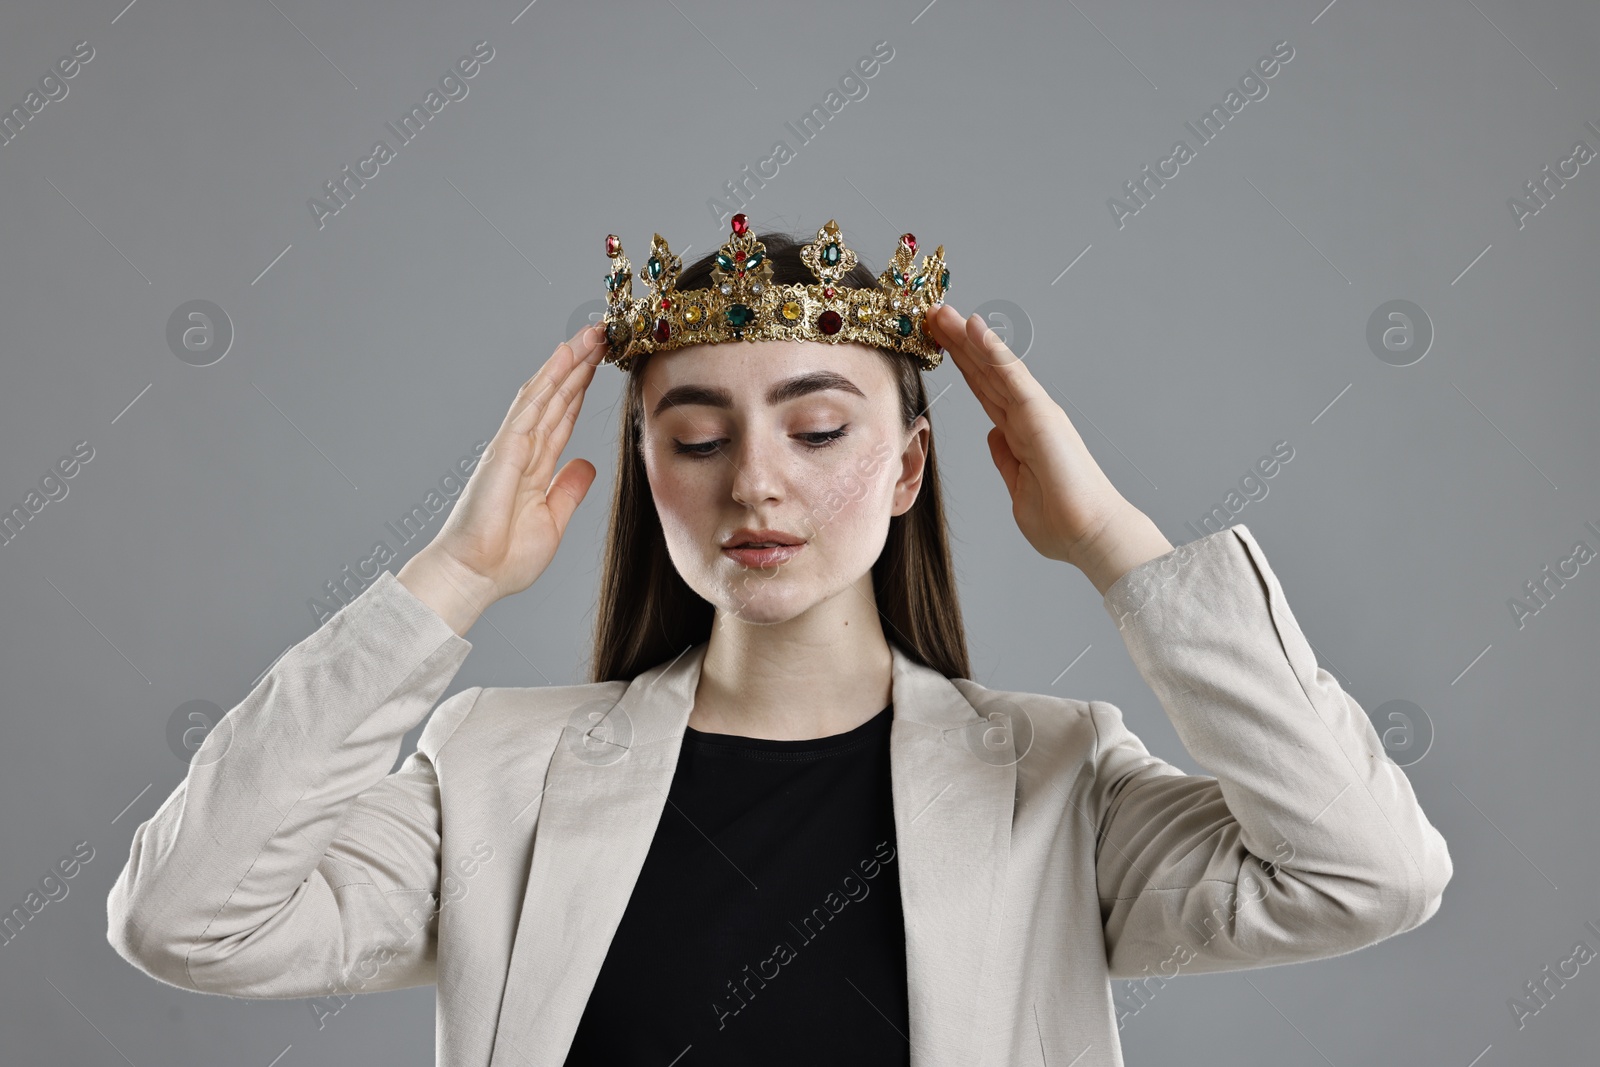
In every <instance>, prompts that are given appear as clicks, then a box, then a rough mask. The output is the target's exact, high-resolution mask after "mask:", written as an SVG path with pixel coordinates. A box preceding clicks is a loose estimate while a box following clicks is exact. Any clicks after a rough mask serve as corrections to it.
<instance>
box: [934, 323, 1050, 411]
mask: <svg viewBox="0 0 1600 1067" xmlns="http://www.w3.org/2000/svg"><path fill="white" fill-rule="evenodd" d="M939 324H940V325H941V326H944V325H947V324H948V326H947V329H946V331H945V334H946V336H948V337H949V339H950V341H951V342H952V343H951V344H948V345H946V346H945V347H946V348H947V349H948V350H949V351H950V353H951V356H952V357H953V358H954V359H955V361H956V365H957V366H958V367H961V368H962V369H963V370H964V371H966V372H968V379H969V381H970V380H975V381H976V382H977V383H978V384H977V385H976V386H975V387H974V391H978V390H979V389H981V391H982V393H983V395H985V396H987V397H988V398H989V399H990V400H991V401H993V402H994V403H996V404H999V405H1002V406H1005V407H1008V408H1009V407H1011V406H1012V405H1014V404H1017V403H1020V402H1022V401H1024V400H1038V399H1040V398H1042V397H1043V396H1045V395H1046V393H1045V389H1044V386H1042V385H1040V384H1039V381H1038V379H1036V378H1034V376H1033V373H1032V372H1031V371H1030V370H1029V369H1028V367H1027V365H1026V364H1025V363H1024V362H1023V361H1022V360H1021V359H1020V358H1018V357H1017V355H1016V353H1014V352H1012V351H1011V349H1010V348H1009V347H1007V345H1006V343H1005V342H1004V341H1002V340H1000V337H999V335H998V334H996V333H995V332H994V331H993V330H992V329H990V328H989V324H988V323H986V322H984V321H983V317H982V316H981V315H976V314H974V315H969V316H968V317H967V318H966V319H965V320H964V321H963V323H962V324H961V326H959V327H957V326H955V324H954V322H953V320H951V319H950V318H949V317H948V316H940V322H939Z"/></svg>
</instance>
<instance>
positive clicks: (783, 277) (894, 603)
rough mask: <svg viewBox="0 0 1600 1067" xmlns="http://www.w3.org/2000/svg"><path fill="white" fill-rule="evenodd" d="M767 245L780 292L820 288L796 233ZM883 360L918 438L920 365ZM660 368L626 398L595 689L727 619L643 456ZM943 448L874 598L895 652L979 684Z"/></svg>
mask: <svg viewBox="0 0 1600 1067" xmlns="http://www.w3.org/2000/svg"><path fill="white" fill-rule="evenodd" d="M760 240H761V242H762V243H763V244H764V245H765V246H766V251H767V259H768V260H769V261H770V262H771V263H772V281H773V283H774V284H776V285H791V284H796V283H798V284H809V283H813V282H815V280H816V278H815V276H814V275H813V274H812V273H811V270H810V268H809V267H807V266H805V264H804V263H802V262H801V260H800V248H801V246H802V244H803V243H804V242H802V241H801V240H797V239H796V238H794V237H792V236H790V235H788V234H784V233H769V234H762V235H761V236H760ZM715 259H716V252H714V251H713V252H708V253H707V254H705V255H704V256H702V257H700V258H699V259H698V260H696V261H695V262H694V263H693V264H691V265H690V266H688V267H686V268H685V269H684V270H683V272H682V273H681V274H680V275H679V277H678V281H677V287H678V288H679V289H680V290H687V289H700V288H707V287H709V286H710V284H711V268H712V263H713V262H714V261H715ZM842 281H843V283H844V285H846V286H854V287H857V288H873V287H876V285H877V277H876V275H875V274H874V273H873V272H872V271H871V270H869V269H868V268H867V267H866V266H864V265H863V264H861V263H857V264H856V266H855V269H853V270H852V271H850V273H848V274H846V275H845V276H844V278H843V279H842ZM877 351H878V352H879V353H880V354H881V355H882V356H883V357H884V358H885V359H886V360H888V361H889V365H890V367H891V369H892V371H893V373H894V375H895V378H896V380H897V382H898V385H899V393H900V413H901V420H902V422H903V423H904V425H905V427H906V428H908V429H909V428H910V426H911V424H912V423H913V422H914V421H916V417H917V416H918V415H919V414H926V413H927V408H928V396H927V390H926V389H925V388H924V386H923V381H922V371H921V368H919V367H918V366H917V364H916V362H915V361H914V359H913V358H912V357H911V356H908V355H905V354H903V353H898V352H895V351H893V350H892V349H887V348H879V349H877ZM669 354H670V353H669ZM650 358H651V356H650V355H643V356H637V357H635V358H634V360H633V362H632V364H631V366H630V368H629V370H628V382H627V385H626V386H625V393H624V397H623V405H622V418H621V424H620V426H619V428H618V434H617V476H616V481H615V483H614V489H613V493H612V497H611V519H610V527H611V528H610V531H609V532H608V533H607V535H606V545H605V561H604V564H603V570H602V574H601V580H600V604H599V610H598V611H597V612H596V614H595V626H594V660H593V666H592V668H591V678H592V680H593V681H596V682H610V681H618V680H621V681H631V680H632V679H633V677H634V676H635V675H637V674H639V673H640V672H642V671H644V670H647V669H649V668H650V667H653V666H655V665H656V664H658V663H662V662H664V661H666V660H669V659H672V658H673V657H675V656H677V655H678V654H679V653H681V652H683V651H684V650H685V649H687V648H690V647H693V646H694V645H697V644H699V643H700V642H702V641H706V640H708V639H709V638H710V636H711V626H712V623H713V621H714V619H715V611H714V609H713V608H712V606H711V604H710V603H709V602H707V601H706V600H705V599H704V598H703V597H701V596H700V595H699V594H698V593H696V592H695V591H694V590H692V589H690V588H689V586H688V583H686V582H685V581H684V580H683V578H682V577H681V576H680V575H679V574H678V571H677V568H676V567H674V566H673V564H672V559H671V557H670V556H669V555H668V554H667V544H666V539H665V537H664V535H663V534H662V532H661V520H660V517H659V516H658V515H657V514H656V507H655V500H654V498H653V497H652V496H651V494H650V482H649V479H648V477H647V475H646V473H645V466H644V454H643V452H642V450H641V443H642V441H643V438H644V385H643V382H644V368H645V367H646V365H648V363H649V360H650ZM933 437H934V435H933V433H932V430H931V429H930V430H929V434H928V454H927V458H926V461H925V463H924V466H923V474H922V486H921V489H920V491H919V492H918V493H917V499H916V502H915V503H913V504H912V505H911V507H910V508H909V509H908V510H907V511H906V512H905V513H904V514H902V515H896V516H894V517H892V518H891V519H890V520H889V535H888V538H887V540H886V541H885V543H884V546H883V552H882V553H881V554H880V555H879V557H878V559H877V561H876V562H875V563H873V565H872V588H873V593H874V595H875V596H876V598H877V602H878V614H879V617H880V619H881V620H882V623H883V628H884V636H885V637H886V638H887V639H888V640H889V641H891V642H893V643H895V644H896V645H898V646H899V647H900V648H901V649H902V650H903V651H904V652H905V653H906V654H907V655H908V656H910V658H911V659H913V660H916V661H917V662H919V663H921V664H923V665H924V666H928V667H932V668H933V669H935V670H937V671H939V672H940V673H941V674H943V675H944V676H945V677H947V678H970V677H971V673H972V670H971V666H970V664H969V661H968V658H967V638H966V630H965V628H964V627H963V626H962V624H961V606H960V603H959V602H958V600H957V597H956V583H955V574H954V568H953V567H952V565H951V562H950V545H949V539H948V537H947V535H946V531H945V519H944V499H943V493H942V490H941V489H940V485H939V467H938V464H937V462H935V449H934V442H933Z"/></svg>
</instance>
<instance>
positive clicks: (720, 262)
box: [717, 252, 733, 270]
mask: <svg viewBox="0 0 1600 1067" xmlns="http://www.w3.org/2000/svg"><path fill="white" fill-rule="evenodd" d="M717 266H719V267H721V268H722V269H723V270H732V269H733V260H732V259H730V258H728V254H727V253H726V252H718V253H717Z"/></svg>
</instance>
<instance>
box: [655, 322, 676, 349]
mask: <svg viewBox="0 0 1600 1067" xmlns="http://www.w3.org/2000/svg"><path fill="white" fill-rule="evenodd" d="M670 336H672V325H671V323H669V322H667V320H666V319H657V320H656V332H655V338H656V344H658V345H659V344H665V343H666V340H667V338H668V337H670Z"/></svg>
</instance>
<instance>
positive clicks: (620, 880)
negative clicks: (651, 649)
mask: <svg viewBox="0 0 1600 1067" xmlns="http://www.w3.org/2000/svg"><path fill="white" fill-rule="evenodd" d="M706 647H707V646H706V645H705V644H704V643H701V644H699V645H696V646H693V647H692V648H690V649H687V650H685V651H684V652H683V653H681V654H680V655H679V656H678V657H677V658H676V659H674V660H671V661H669V662H667V663H664V664H661V665H659V666H657V667H653V668H651V669H650V670H648V671H645V672H644V673H642V674H640V675H638V676H637V677H635V678H634V679H633V681H632V682H631V683H630V684H629V686H628V688H627V689H626V690H625V691H624V692H623V695H622V697H621V699H620V700H619V701H618V703H617V705H616V706H615V707H614V708H612V709H611V710H610V712H609V713H607V715H606V716H605V720H604V721H603V722H602V723H600V724H598V725H597V726H596V727H594V728H591V729H588V730H583V729H580V728H578V727H574V726H571V725H569V726H568V727H566V728H565V729H564V730H563V731H562V735H561V740H560V741H559V742H558V743H557V745H556V748H555V751H554V752H553V753H552V755H551V758H550V763H549V770H548V772H547V773H546V776H545V786H544V792H543V794H542V797H541V799H540V803H539V808H538V812H537V815H536V820H537V821H536V824H535V829H534V835H535V836H534V846H533V852H532V860H531V863H530V866H529V871H528V880H527V889H526V892H525V894H524V898H523V902H522V911H521V914H520V915H519V916H518V920H517V930H516V935H515V940H514V942H513V944H512V950H511V960H510V964H509V969H508V972H507V975H506V983H505V986H504V990H503V993H502V999H501V1004H500V1011H499V1015H498V1020H497V1022H496V1026H495V1040H494V1046H493V1052H492V1054H491V1057H490V1067H530V1065H549V1067H561V1064H562V1063H563V1062H564V1061H565V1059H566V1053H567V1050H568V1048H569V1047H570V1046H571V1043H572V1038H573V1035H574V1034H575V1033H576V1032H577V1028H578V1023H579V1021H580V1020H581V1018H582V1016H583V1011H584V1008H585V1006H586V1005H587V1004H588V999H589V993H590V990H591V989H592V988H593V986H594V982H595V979H596V978H597V977H598V975H599V973H600V967H601V965H602V964H603V963H604V962H605V957H606V952H607V950H608V949H609V948H610V944H611V938H612V936H613V934H614V933H615V932H616V929H617V926H618V924H619V923H620V922H621V921H622V914H623V912H624V910H625V909H626V908H627V906H628V900H629V898H630V897H631V896H632V892H633V886H634V883H635V882H636V881H637V880H638V876H639V871H640V870H641V869H642V868H643V866H644V860H645V856H646V854H647V853H648V852H649V849H650V843H651V841H652V840H653V839H654V837H655V830H656V826H657V824H658V823H659V822H660V819H661V815H662V812H663V810H664V809H665V807H666V798H667V790H668V788H669V787H670V786H671V784H672V776H673V772H674V771H675V770H676V769H677V763H678V753H679V750H680V748H681V745H682V738H683V731H684V727H685V726H686V725H687V724H688V720H689V713H690V711H691V710H692V709H693V707H694V693H695V689H696V687H697V686H698V684H699V681H700V667H701V664H702V663H703V662H704V658H705V652H706ZM890 649H891V651H892V653H893V657H894V668H893V681H892V689H893V693H892V699H893V701H894V722H893V724H892V726H891V729H890V741H889V751H890V776H891V779H892V781H891V789H892V794H893V797H894V806H895V813H894V819H895V834H896V838H897V846H896V858H895V861H896V862H897V864H898V865H899V880H900V896H901V901H902V904H903V907H904V912H905V925H906V931H905V933H906V966H907V984H908V988H909V993H910V1033H909V1034H908V1035H906V1036H907V1038H908V1040H909V1041H910V1043H911V1049H912V1063H913V1065H914V1067H956V1065H958V1064H959V1065H961V1067H968V1065H970V1064H972V1063H974V1062H976V1061H977V1059H978V1051H979V1048H978V1045H977V1042H978V1041H979V1040H980V1038H981V1034H982V1027H981V1026H979V1025H978V1022H979V1020H978V1018H977V1014H976V1013H977V1011H978V1010H979V1004H978V1000H979V993H980V991H981V990H982V988H983V982H982V979H983V966H984V963H985V948H986V946H988V945H989V944H992V943H993V941H994V932H995V930H997V929H998V926H997V923H998V918H999V916H998V912H999V904H1000V900H1001V891H1002V887H1003V885H1004V878H1005V865H1006V860H1007V857H1008V855H1009V850H1010V841H1011V814H1012V803H1013V797H1014V793H1015V785H1016V768H1015V766H1014V760H1013V759H1012V758H1011V756H1010V753H1011V747H1010V735H1009V731H998V730H996V729H995V725H996V724H994V723H991V722H988V721H987V720H984V719H983V718H981V717H980V716H979V715H978V713H977V712H976V711H974V710H973V708H972V705H971V704H970V703H969V702H968V701H967V699H966V698H965V697H964V696H963V695H962V694H961V692H960V691H959V690H958V689H956V687H955V686H954V685H953V684H952V683H951V682H950V681H949V680H948V679H946V678H945V677H944V676H943V675H941V674H939V673H938V672H937V671H934V670H932V669H930V668H928V667H924V666H922V665H921V664H918V663H916V662H914V661H912V660H911V659H910V658H909V657H908V656H907V655H906V654H905V653H904V652H903V651H901V649H900V648H899V647H898V646H896V645H895V644H894V643H893V642H891V643H890ZM586 735H587V736H586ZM613 746H615V747H614V748H613Z"/></svg>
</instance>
